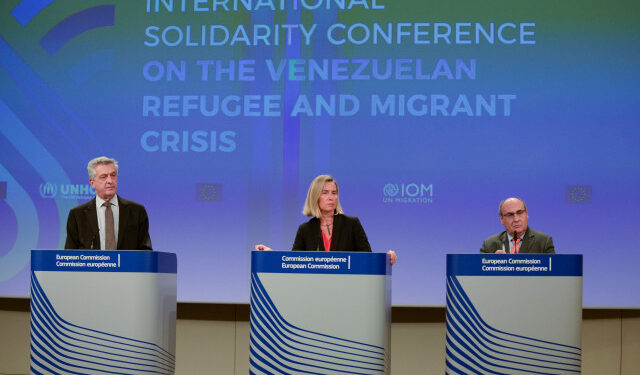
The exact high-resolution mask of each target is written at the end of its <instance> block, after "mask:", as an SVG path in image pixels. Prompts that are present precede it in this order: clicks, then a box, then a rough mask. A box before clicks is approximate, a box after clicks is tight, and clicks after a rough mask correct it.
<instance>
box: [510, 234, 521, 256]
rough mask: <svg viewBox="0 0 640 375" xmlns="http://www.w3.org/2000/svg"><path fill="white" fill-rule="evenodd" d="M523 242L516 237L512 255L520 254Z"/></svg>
mask: <svg viewBox="0 0 640 375" xmlns="http://www.w3.org/2000/svg"><path fill="white" fill-rule="evenodd" d="M521 241H522V239H520V238H519V237H514V239H513V247H512V248H511V254H513V253H516V254H518V253H520V242H521Z"/></svg>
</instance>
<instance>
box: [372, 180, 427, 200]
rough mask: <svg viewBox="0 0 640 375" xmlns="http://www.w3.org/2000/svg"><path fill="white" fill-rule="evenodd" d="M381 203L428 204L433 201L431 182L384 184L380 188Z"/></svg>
mask: <svg viewBox="0 0 640 375" xmlns="http://www.w3.org/2000/svg"><path fill="white" fill-rule="evenodd" d="M382 193H383V197H382V202H383V203H398V204H428V203H433V184H422V183H420V184H418V183H409V184H404V183H403V184H386V185H384V187H383V188H382Z"/></svg>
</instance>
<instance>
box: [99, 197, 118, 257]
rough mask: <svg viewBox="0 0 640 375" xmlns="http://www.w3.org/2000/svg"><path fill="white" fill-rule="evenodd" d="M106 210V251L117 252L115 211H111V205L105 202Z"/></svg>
mask: <svg viewBox="0 0 640 375" xmlns="http://www.w3.org/2000/svg"><path fill="white" fill-rule="evenodd" d="M102 205H103V206H104V208H105V210H104V233H105V239H104V249H105V250H115V249H116V234H115V231H114V229H113V211H111V203H110V202H104V203H103V204H102Z"/></svg>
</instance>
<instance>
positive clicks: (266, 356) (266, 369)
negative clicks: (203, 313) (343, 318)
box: [249, 274, 388, 374]
mask: <svg viewBox="0 0 640 375" xmlns="http://www.w3.org/2000/svg"><path fill="white" fill-rule="evenodd" d="M250 331H251V349H250V354H249V372H250V373H251V374H385V373H388V369H387V368H385V363H387V361H386V356H387V353H385V350H384V348H383V347H380V346H375V345H370V344H366V343H362V342H357V341H353V340H347V339H343V338H339V337H334V336H330V335H325V334H322V333H318V332H312V331H309V330H305V329H303V328H300V327H296V326H294V325H292V324H290V323H289V322H287V321H286V320H285V319H284V318H283V317H282V315H281V314H280V312H279V311H278V309H277V308H276V306H275V304H274V303H273V301H272V300H271V298H270V297H269V295H268V293H267V291H266V290H265V287H264V286H263V284H262V283H261V282H260V278H259V277H258V276H257V275H255V274H252V275H251V323H250Z"/></svg>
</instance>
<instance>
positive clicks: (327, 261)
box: [251, 251, 391, 275]
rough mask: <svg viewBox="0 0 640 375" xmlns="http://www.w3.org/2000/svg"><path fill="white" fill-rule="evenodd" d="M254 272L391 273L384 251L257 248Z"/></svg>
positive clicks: (254, 253) (252, 268)
mask: <svg viewBox="0 0 640 375" xmlns="http://www.w3.org/2000/svg"><path fill="white" fill-rule="evenodd" d="M251 272H252V273H259V272H267V273H315V274H342V275H344V274H354V275H391V266H389V260H388V257H387V254H385V253H365V252H335V251H330V252H327V251H254V252H252V254H251Z"/></svg>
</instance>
